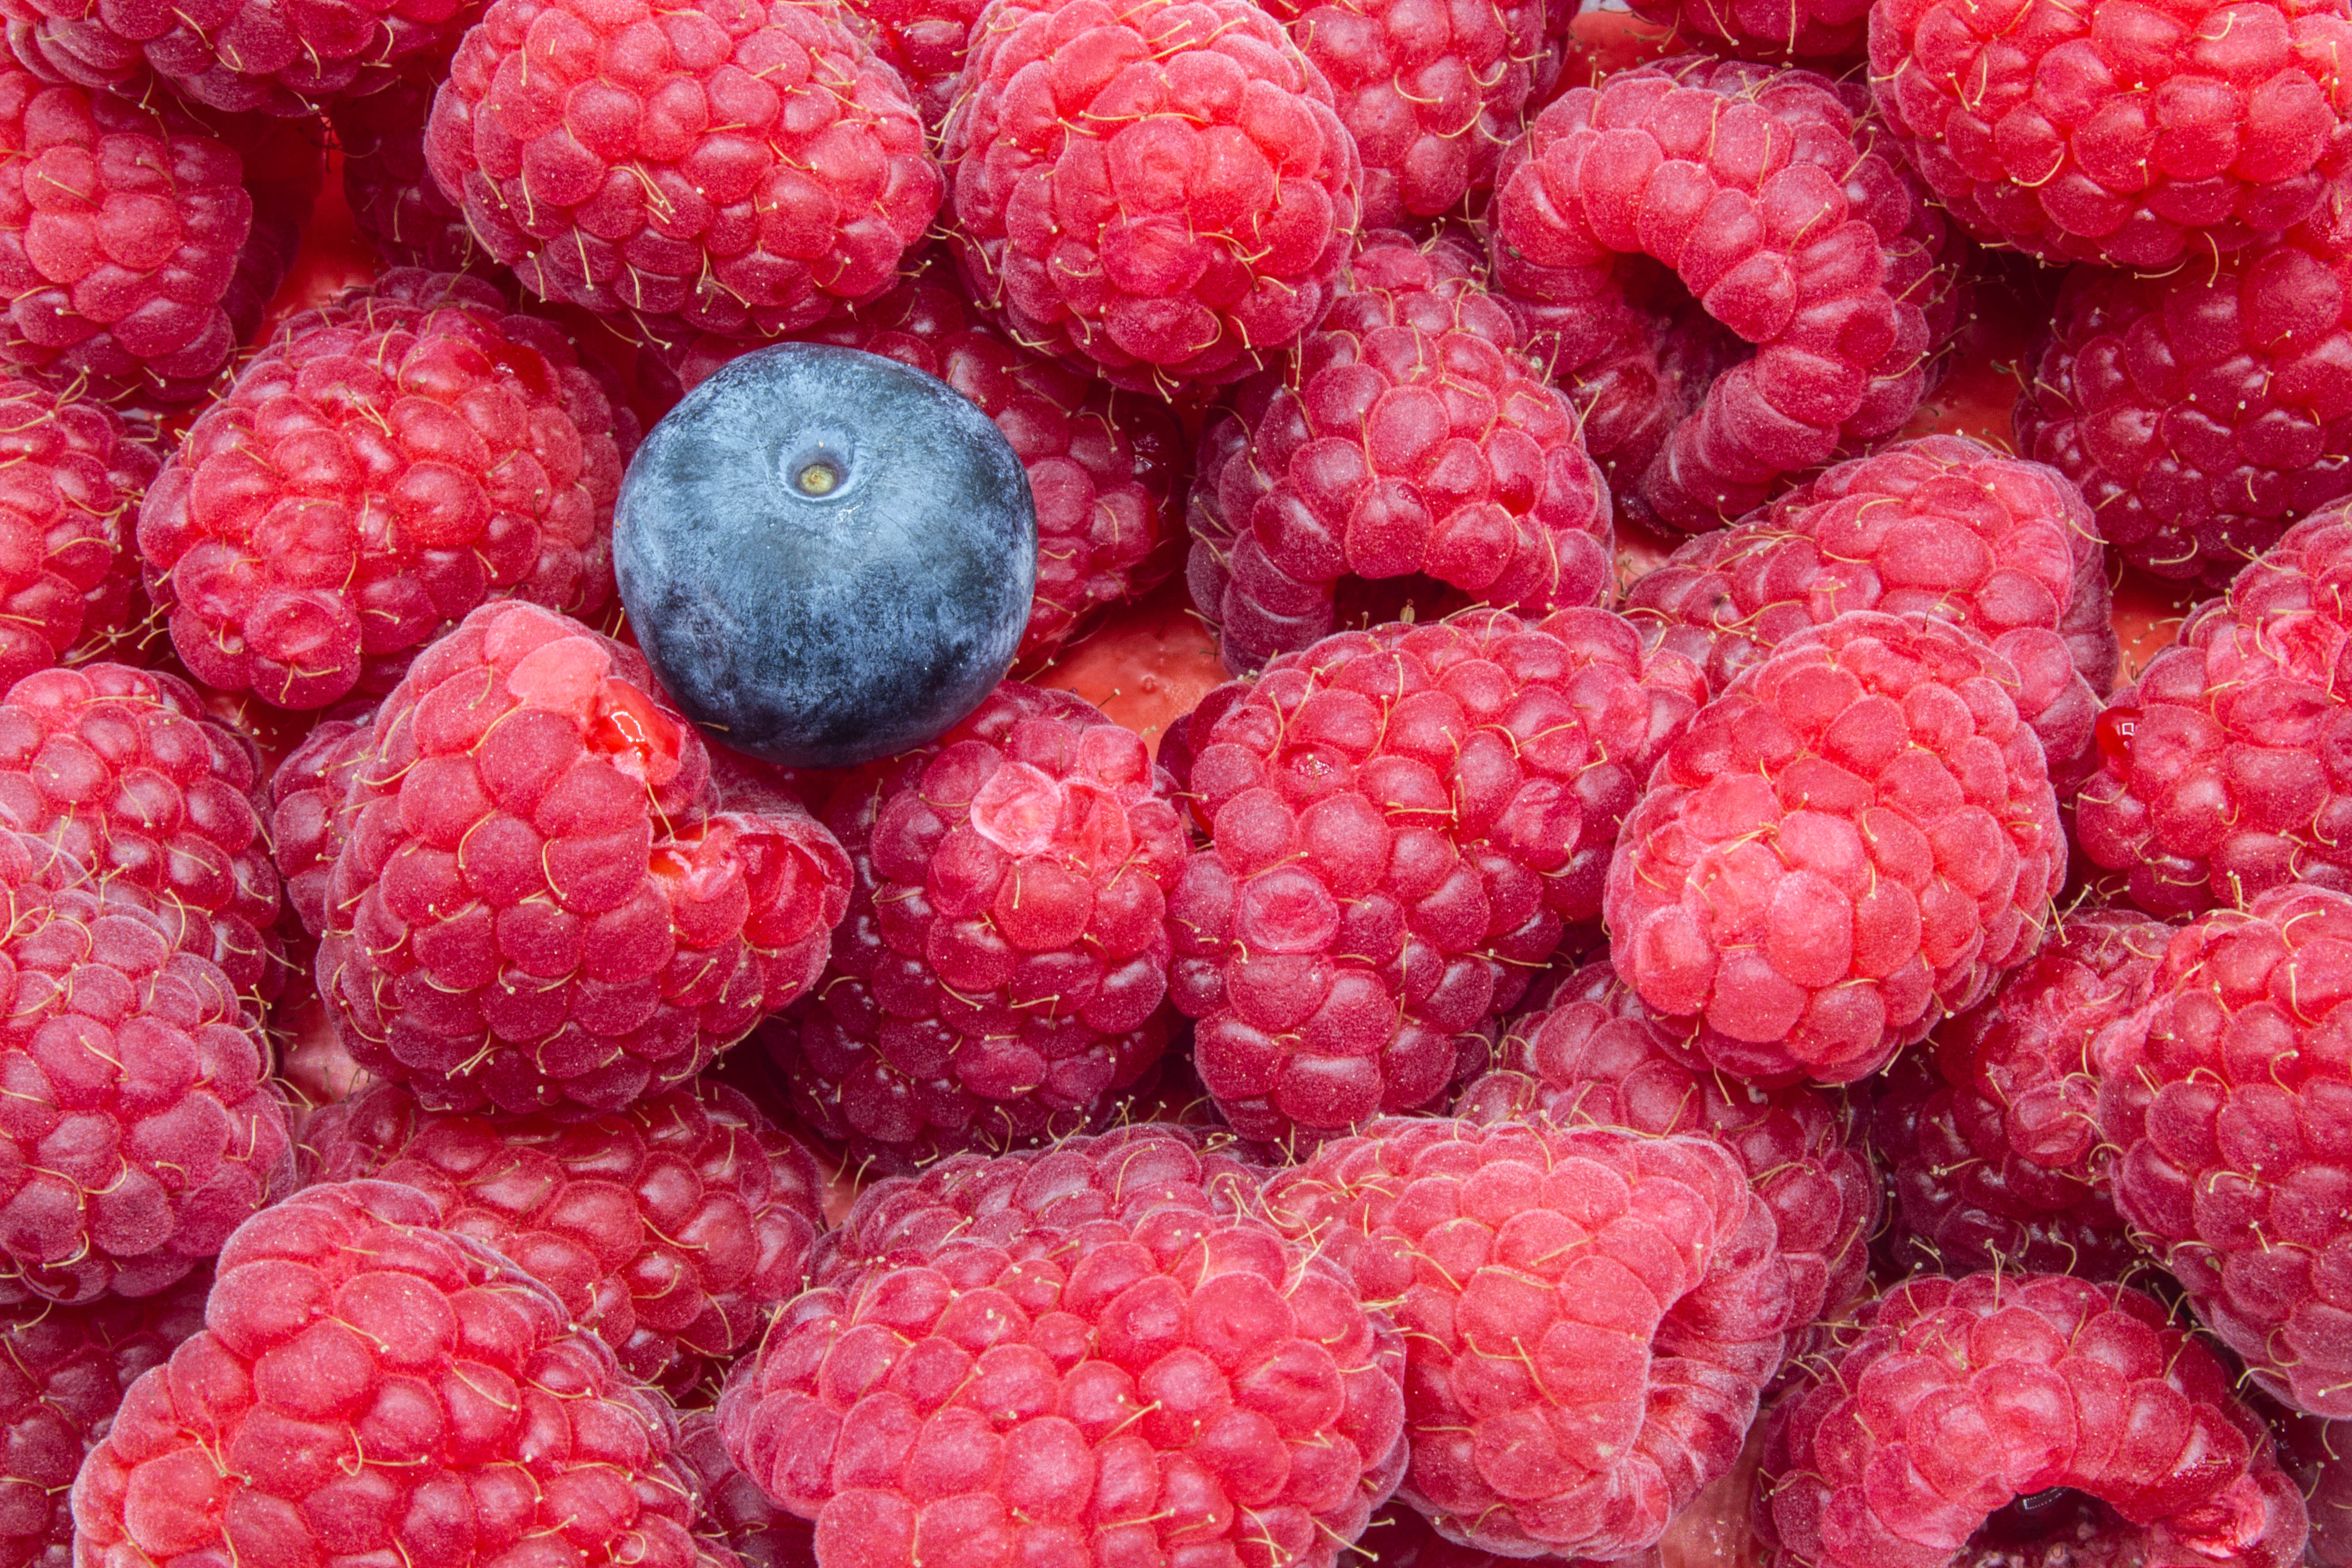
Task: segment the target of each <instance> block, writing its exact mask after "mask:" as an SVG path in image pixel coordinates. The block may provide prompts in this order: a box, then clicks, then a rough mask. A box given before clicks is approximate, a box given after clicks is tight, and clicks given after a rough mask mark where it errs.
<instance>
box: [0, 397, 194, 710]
mask: <svg viewBox="0 0 2352 1568" xmlns="http://www.w3.org/2000/svg"><path fill="white" fill-rule="evenodd" d="M156 466H157V459H156V457H155V453H154V451H153V450H152V448H151V447H148V446H147V445H146V444H145V443H144V442H142V441H139V440H137V439H134V438H133V437H132V436H131V432H130V431H129V429H128V428H127V427H126V426H124V425H123V423H122V419H121V416H120V415H118V414H116V413H115V412H114V410H113V409H111V408H110V407H108V406H107V405H105V404H104V403H102V402H100V401H99V400H98V399H96V398H94V397H89V396H86V395H79V394H63V395H61V394H58V393H55V392H51V391H49V390H48V389H47V387H44V386H39V385H37V384H34V383H32V382H30V381H25V380H20V379H18V378H16V377H14V376H7V377H0V475H5V479H0V689H6V688H7V687H10V686H14V685H16V682H18V681H19V680H22V679H24V678H25V677H26V676H28V675H30V674H32V673H33V672H34V671H35V670H37V669H43V668H47V667H48V666H50V665H53V664H58V663H61V662H66V661H72V662H79V661H80V660H81V659H84V658H93V657H103V656H105V655H107V654H118V655H127V654H129V653H130V652H131V647H130V645H131V643H132V642H133V640H134V639H135V637H137V632H138V624H139V622H141V621H142V620H143V619H144V618H145V616H146V613H147V605H146V600H145V597H144V595H142V594H141V593H140V592H139V591H138V590H139V557H138V554H137V553H136V552H134V551H133V549H132V548H131V527H132V523H133V521H134V520H135V518H136V515H137V511H138V507H139V500H140V497H141V496H142V495H143V494H144V493H145V492H146V489H147V485H148V482H149V481H150V480H152V479H153V478H154V477H155V468H156Z"/></svg>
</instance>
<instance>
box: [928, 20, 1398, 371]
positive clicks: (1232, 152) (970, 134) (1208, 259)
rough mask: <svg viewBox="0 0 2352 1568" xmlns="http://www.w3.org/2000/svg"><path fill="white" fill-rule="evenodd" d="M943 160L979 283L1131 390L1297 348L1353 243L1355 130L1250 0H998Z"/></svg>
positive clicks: (1021, 318) (1017, 322)
mask: <svg viewBox="0 0 2352 1568" xmlns="http://www.w3.org/2000/svg"><path fill="white" fill-rule="evenodd" d="M942 156H943V158H944V160H945V161H946V163H947V164H948V166H949V170H950V174H951V175H952V178H953V182H954V184H953V188H952V194H951V200H950V205H951V207H952V209H953V216H954V222H953V225H952V226H951V237H952V239H953V242H954V244H955V247H956V257H957V261H958V264H959V265H960V266H961V268H962V269H963V272H964V276H965V278H966V279H967V280H968V281H969V282H970V283H971V287H972V292H973V297H974V298H975V299H976V300H980V301H981V302H982V304H983V305H984V306H985V307H986V308H988V309H989V310H993V311H995V312H997V313H999V314H1000V315H1001V316H1002V317H1003V321H1004V322H1005V324H1006V325H1007V326H1008V328H1010V330H1011V331H1012V333H1013V337H1014V338H1015V339H1016V340H1018V341H1019V342H1024V343H1026V344H1029V345H1031V346H1034V347H1036V348H1039V349H1043V350H1045V351H1046V352H1049V353H1056V354H1063V355H1068V356H1071V357H1074V358H1076V359H1079V360H1082V361H1085V362H1088V363H1091V365H1092V367H1093V368H1094V369H1095V370H1096V371H1097V372H1098V373H1099V374H1103V375H1105V376H1107V377H1108V379H1109V380H1110V381H1112V382H1113V383H1115V384H1118V385H1121V386H1126V387H1130V388H1132V389H1134V390H1136V391H1139V392H1149V393H1153V394H1156V395H1163V396H1165V395H1171V394H1174V395H1197V394H1198V393H1199V392H1200V391H1202V390H1204V389H1207V388H1211V387H1213V386H1215V385H1217V384H1223V383H1226V382H1232V381H1238V380H1240V379H1241V378H1242V377H1244V376H1246V375H1248V374H1252V373H1253V372H1255V371H1256V370H1258V369H1260V368H1262V367H1263V366H1264V365H1265V364H1266V363H1270V361H1271V360H1272V359H1273V357H1274V356H1276V355H1278V354H1280V353H1282V352H1283V351H1284V350H1286V349H1288V348H1291V347H1293V346H1294V345H1296V344H1297V342H1299V340H1300V339H1301V338H1303V337H1304V336H1305V335H1306V334H1307V331H1309V330H1311V329H1312V328H1313V327H1314V325H1315V323H1316V322H1317V321H1319V320H1320V319H1321V318H1322V316H1323V312H1324V311H1325V310H1328V308H1329V307H1330V304H1331V301H1332V300H1333V299H1334V298H1335V296H1336V295H1337V293H1338V288H1339V276H1340V273H1341V270H1342V269H1343V268H1344V267H1345V265H1346V262H1347V258H1348V254H1349V250H1350V249H1351V248H1352V247H1353V244H1354V241H1355V237H1356V231H1357V223H1358V207H1359V202H1360V188H1361V183H1362V166H1361V163H1360V161H1359V159H1358V156H1357V153H1356V142H1355V138H1354V137H1353V136H1351V135H1350V134H1349V132H1348V129H1347V127H1346V126H1345V125H1343V124H1341V123H1340V121H1339V115H1338V114H1337V113H1336V112H1335V111H1334V108H1333V96H1332V91H1331V87H1330V84H1329V82H1328V81H1327V80H1326V79H1325V78H1324V75H1323V73H1322V71H1321V70H1320V69H1319V68H1318V67H1317V66H1316V65H1315V64H1314V62H1313V61H1311V60H1309V59H1308V58H1307V57H1306V56H1305V55H1304V54H1302V53H1301V52H1300V51H1299V49H1298V47H1297V46H1296V45H1294V44H1293V43H1292V42H1291V41H1290V38H1289V37H1288V36H1287V35H1286V33H1285V32H1284V31H1283V28H1282V25H1281V24H1280V23H1279V22H1277V21H1276V20H1275V18H1274V17H1273V16H1269V15H1268V14H1267V13H1265V11H1263V10H1261V9H1259V8H1258V7H1257V6H1256V5H1254V4H1250V3H1249V0H1140V3H1139V4H1131V5H1126V6H1123V7H1118V8H1114V7H1113V6H1111V5H1108V3H1107V0H1005V3H1004V4H1003V5H997V6H996V7H994V9H993V10H992V11H991V12H990V13H989V14H988V16H986V18H985V19H984V25H982V26H977V27H976V31H975V36H974V37H973V39H972V44H971V57H970V58H969V60H968V61H967V62H966V65H965V68H964V75H963V78H962V80H961V85H960V88H959V102H958V106H957V108H956V110H955V111H954V113H952V114H951V115H950V117H949V120H948V123H947V128H946V132H945V135H944V142H943V148H942Z"/></svg>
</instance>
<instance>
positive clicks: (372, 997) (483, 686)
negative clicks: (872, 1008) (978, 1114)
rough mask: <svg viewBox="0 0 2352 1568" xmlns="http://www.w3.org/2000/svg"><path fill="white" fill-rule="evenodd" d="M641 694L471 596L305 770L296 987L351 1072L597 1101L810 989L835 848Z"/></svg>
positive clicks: (620, 662)
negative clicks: (315, 766) (317, 787)
mask: <svg viewBox="0 0 2352 1568" xmlns="http://www.w3.org/2000/svg"><path fill="white" fill-rule="evenodd" d="M659 691H660V689H659V688H658V687H657V686H656V684H655V682H654V679H653V676H652V674H651V673H650V672H649V671H648V670H647V669H646V664H645V660H644V658H643V657H642V656H641V655H639V654H638V653H637V652H636V651H635V649H634V648H627V647H621V646H620V645H619V644H617V643H614V642H613V641H611V640H610V639H608V638H605V637H599V636H598V635H596V634H595V633H593V632H592V631H590V630H589V629H588V628H587V627H585V626H581V625H579V624H578V623H577V622H574V621H569V620H566V619H565V618H564V617H562V616H558V615H555V614H553V613H552V612H551V611H547V610H542V609H541V608H539V607H538V606H537V605H523V604H492V605H483V606H482V607H481V608H480V609H478V610H476V611H475V612H474V613H473V614H472V615H470V616H467V618H466V619H465V621H464V622H463V623H462V624H461V625H460V626H458V627H457V630H456V631H454V632H452V633H450V634H449V635H448V636H447V637H443V638H442V639H441V640H440V641H438V642H436V643H435V644H434V645H433V646H432V647H430V648H428V649H426V650H425V653H424V654H423V655H422V656H421V657H420V658H418V659H417V661H416V662H415V665H414V666H413V667H412V668H410V670H409V674H408V676H407V679H404V681H403V682H402V683H401V684H400V686H399V687H397V688H396V689H394V691H393V694H392V695H391V696H390V697H389V698H387V699H386V700H385V701H384V703H383V707H382V708H380V709H378V710H377V711H376V713H375V716H374V718H373V721H371V722H370V723H369V725H368V727H367V729H366V730H365V731H355V734H364V736H365V740H364V741H360V742H356V745H357V747H358V752H357V757H356V760H355V761H353V760H352V758H351V757H350V756H348V755H346V756H344V757H336V758H331V759H329V760H330V761H331V762H332V763H335V764H336V765H335V766H333V767H331V769H330V770H329V772H330V776H333V775H341V776H344V777H346V778H347V779H348V787H347V789H346V793H345V795H344V796H343V799H342V801H341V805H340V806H339V807H337V809H336V810H335V812H334V813H333V815H332V816H331V818H330V820H329V821H328V823H327V824H326V827H325V832H326V835H327V837H328V838H329V839H330V841H331V843H332V846H333V850H332V856H331V869H330V870H329V872H328V875H327V879H326V886H325V887H324V889H320V892H321V894H322V896H321V897H320V918H321V919H322V920H323V922H324V923H323V927H322V929H320V931H317V932H316V933H314V934H317V935H318V936H319V937H320V947H319V960H318V985H319V993H320V996H321V997H322V998H323V999H324V1000H325V1002H326V1003H327V1005H328V1008H329V1011H330V1013H331V1016H332V1018H333V1021H334V1026H335V1029H336V1032H337V1034H338V1035H339V1037H341V1040H342V1042H343V1044H344V1047H346V1048H347V1049H348V1050H349V1051H350V1052H351V1054H352V1058H354V1059H355V1060H356V1061H358V1062H359V1063H360V1065H361V1066H362V1067H363V1068H366V1069H367V1070H368V1071H370V1072H373V1073H374V1074H376V1075H377V1076H378V1077H381V1078H383V1079H389V1080H391V1081H393V1082H395V1083H405V1084H407V1085H408V1086H409V1087H410V1088H411V1089H413V1090H414V1091H415V1095H416V1097H417V1099H418V1100H420V1101H422V1102H423V1103H424V1104H425V1105H426V1106H428V1107H430V1108H431V1109H434V1110H479V1109H481V1108H483V1107H485V1106H495V1107H496V1108H497V1109H498V1110H503V1111H509V1112H513V1111H524V1110H544V1109H549V1108H551V1107H554V1106H558V1105H566V1104H568V1105H573V1106H582V1107H586V1108H587V1109H589V1110H618V1109H620V1108H621V1107H623V1106H625V1105H627V1104H628V1103H629V1102H631V1101H632V1100H636V1099H638V1098H639V1097H641V1096H643V1095H646V1094H649V1093H654V1092H656V1091H658V1090H661V1089H667V1088H669V1087H671V1086H673V1085H675V1084H677V1083H681V1082H683V1081H685V1080H686V1079H689V1078H691V1077H693V1076H694V1075H695V1074H696V1073H698V1072H699V1071H701V1070H702V1068H704V1067H706V1066H708V1065H709V1062H710V1060H711V1058H713V1057H714V1056H715V1055H717V1053H718V1052H719V1051H720V1050H723V1049H725V1048H726V1047H728V1046H730V1045H732V1044H733V1043H735V1042H736V1041H737V1040H739V1039H740V1038H741V1037H743V1036H744V1035H745V1034H747V1033H749V1032H750V1030H751V1026H752V1025H753V1024H755V1023H757V1022H758V1021H759V1019H760V1018H761V1016H762V1015H764V1014H766V1013H769V1012H771V1011H773V1010H774V1009H776V1008H778V1007H781V1006H782V1005H785V1004H786V1003H787V1002H790V1001H791V1000H792V999H793V997H795V996H798V995H799V994H801V993H802V992H803V990H805V989H806V988H807V987H808V985H809V984H810V983H811V982H812V981H814V979H815V978H816V976H817V973H818V972H819V971H820V970H821V969H822V967H823V966H824V954H825V944H826V939H827V937H828V935H829V934H830V933H831V931H832V929H833V927H834V925H835V923H836V922H837V921H839V920H840V919H841V916H842V912H843V910H844V909H845V907H846V904H847V901H848V896H849V880H850V868H849V863H848V859H847V858H846V857H845V856H844V855H843V853H842V851H841V847H840V846H839V845H838V844H836V843H835V841H834V838H833V836H832V835H831V834H829V833H827V832H825V830H824V828H823V827H821V826H818V825H817V824H816V823H815V822H814V821H813V820H812V819H811V818H810V817H809V816H808V814H807V813H806V812H805V811H804V810H803V809H802V807H801V805H800V804H799V802H798V801H797V800H794V799H792V798H791V797H789V796H788V795H785V794H784V792H783V791H782V789H781V788H780V787H778V786H776V785H774V784H772V783H770V782H768V781H766V780H764V779H761V778H759V777H756V776H754V775H753V774H751V772H750V771H749V766H748V764H744V763H740V762H736V761H734V760H732V759H729V758H724V757H714V754H713V752H711V751H710V750H709V748H708V747H706V746H705V744H704V743H703V740H702V737H701V736H700V735H699V734H698V732H697V731H695V730H694V728H693V726H691V725H690V724H688V722H687V721H686V720H685V719H684V718H683V717H681V716H680V715H679V714H678V713H677V710H675V709H673V708H671V707H670V705H669V704H668V702H667V700H666V699H664V698H662V697H661V696H660V695H659ZM345 739H346V742H352V737H346V738H345ZM715 765H716V767H717V768H718V770H719V771H716V772H715V771H714V766H715ZM291 793H304V792H291ZM284 805H285V801H284V799H281V802H280V808H281V810H282V809H283V807H284ZM320 851H321V847H320V846H319V845H317V844H316V843H315V841H305V842H303V843H301V844H299V845H298V846H297V847H296V853H297V854H298V855H299V856H301V857H302V858H303V860H304V863H305V864H315V862H316V859H317V858H319V857H320ZM309 901H310V894H309V892H308V891H307V890H306V891H305V892H304V893H303V894H302V895H300V896H299V897H298V899H297V900H296V908H297V910H299V911H302V912H304V913H306V914H307V913H308V905H309Z"/></svg>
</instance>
